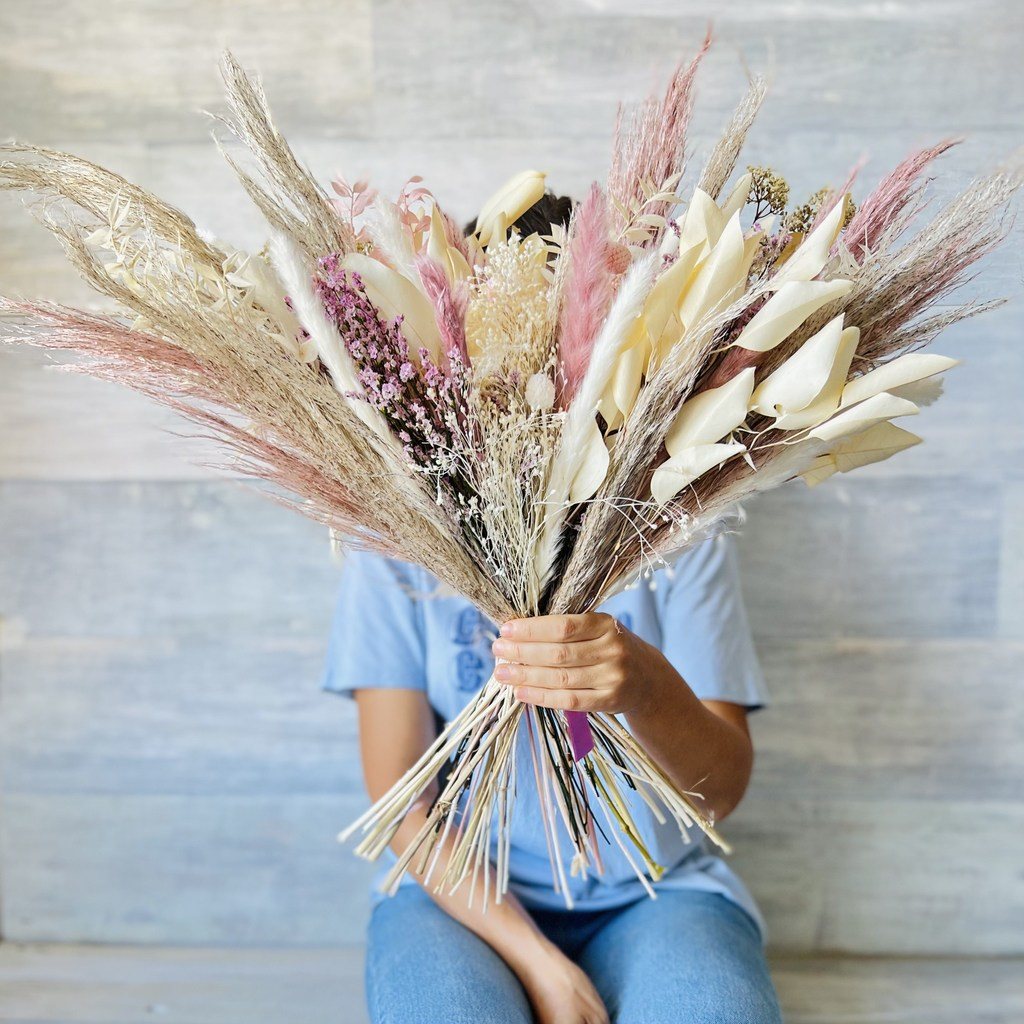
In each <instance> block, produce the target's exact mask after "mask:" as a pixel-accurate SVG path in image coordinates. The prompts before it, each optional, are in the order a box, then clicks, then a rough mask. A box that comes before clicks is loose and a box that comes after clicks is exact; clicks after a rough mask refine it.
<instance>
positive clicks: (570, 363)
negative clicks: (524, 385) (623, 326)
mask: <svg viewBox="0 0 1024 1024" xmlns="http://www.w3.org/2000/svg"><path fill="white" fill-rule="evenodd" d="M570 230H571V233H570V236H569V249H568V257H569V273H568V279H567V281H566V285H565V295H564V297H563V299H562V309H561V314H560V316H559V330H560V334H561V340H560V342H559V345H558V370H559V372H558V385H559V392H560V400H561V404H562V405H563V406H565V405H567V404H568V403H569V402H570V401H572V398H573V396H574V395H575V394H576V389H577V388H578V387H579V384H580V381H581V380H582V379H583V375H584V374H585V373H586V372H587V366H588V364H589V363H590V352H591V349H592V348H593V345H594V339H595V338H596V337H597V334H598V331H599V330H600V328H601V323H602V321H603V320H604V317H605V314H606V313H607V312H608V307H609V306H610V305H611V301H612V295H613V293H614V291H615V274H614V272H613V270H612V269H611V266H610V261H609V252H608V248H609V247H608V200H607V198H606V196H605V194H604V192H603V191H602V190H601V187H600V186H599V185H598V184H596V183H595V184H594V185H592V186H591V189H590V192H589V193H588V194H587V197H586V199H584V200H583V202H582V203H580V205H579V208H578V209H577V211H576V215H575V217H574V218H573V222H572V225H571V229H570Z"/></svg>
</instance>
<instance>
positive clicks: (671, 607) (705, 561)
mask: <svg viewBox="0 0 1024 1024" xmlns="http://www.w3.org/2000/svg"><path fill="white" fill-rule="evenodd" d="M666 591H667V594H666V597H665V602H664V605H663V607H662V612H661V615H662V651H663V652H664V654H665V656H666V657H667V658H668V660H669V661H670V662H671V663H672V665H673V666H674V667H675V668H676V669H677V670H678V672H679V674H680V675H681V676H682V677H683V678H684V679H685V680H686V682H687V684H688V685H689V686H690V688H691V689H692V690H693V692H694V693H695V694H696V695H697V696H698V697H699V698H700V699H701V700H722V701H729V702H730V703H733V704H741V705H743V706H744V707H746V708H748V709H750V710H754V709H756V708H760V707H764V706H765V705H766V704H767V703H768V692H767V688H766V686H765V681H764V674H763V673H762V671H761V665H760V663H759V662H758V660H757V653H756V651H755V650H754V638H753V636H752V635H751V632H750V623H749V621H748V619H747V610H746V607H745V605H744V603H743V594H742V591H741V589H740V574H739V563H738V560H737V556H736V548H735V544H734V542H733V540H732V538H731V537H730V536H729V535H727V534H721V535H719V536H718V537H715V538H713V539H712V540H708V541H705V542H704V543H703V544H700V545H699V546H698V547H696V548H693V549H692V550H690V551H688V552H686V553H685V554H684V555H683V556H682V557H680V558H679V560H678V561H677V562H676V563H675V565H674V567H673V572H672V573H671V579H670V581H669V583H668V586H667V587H666Z"/></svg>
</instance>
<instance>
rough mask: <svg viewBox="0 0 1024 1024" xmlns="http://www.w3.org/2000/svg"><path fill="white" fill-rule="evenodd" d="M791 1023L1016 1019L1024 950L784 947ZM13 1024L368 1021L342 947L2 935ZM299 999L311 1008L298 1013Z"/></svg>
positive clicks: (781, 986) (4, 1010)
mask: <svg viewBox="0 0 1024 1024" xmlns="http://www.w3.org/2000/svg"><path fill="white" fill-rule="evenodd" d="M771 966H772V975H773V977H774V979H775V984H776V988H777V989H778V991H779V999H780V1001H781V1003H782V1007H783V1011H784V1013H785V1019H786V1021H787V1024H877V1022H878V1021H885V1022H886V1024H961V1022H963V1021H971V1022H972V1024H1017V1022H1018V1021H1019V1020H1020V1019H1021V1016H1022V1015H1024V980H1022V978H1024V964H1022V962H1021V961H1020V960H1008V959H992V960H955V959H942V960H933V961H928V960H924V961H922V960H900V959H884V960H883V959H878V958H869V957H860V958H857V957H831V958H823V957H774V958H773V959H772V965H771ZM0 986H2V987H3V989H4V992H5V996H6V998H5V1000H4V1003H5V1005H3V1006H2V1007H0V1022H3V1024H29V1022H31V1024H140V1022H142V1021H148V1020H152V1019H154V1018H156V1019H159V1020H161V1021H165V1022H166V1024H281V1022H282V1021H291V1020H296V1019H301V1021H302V1024H328V1022H334V1021H339V1020H343V1021H345V1024H365V1022H366V1020H367V1016H366V1011H365V1009H364V1006H363V979H362V954H361V951H360V950H359V949H357V948H353V947H346V948H342V949H330V950H323V949H265V950H244V951H242V950H235V949H190V950H186V949H164V948H148V949H140V948H131V947H128V948H124V947H122V948H119V947H107V948H103V949H99V948H96V947H90V946H77V947H76V946H70V947H69V946H46V945H28V946H22V945H11V944H6V945H4V946H0ZM298 1006H301V1008H302V1010H301V1018H297V1017H296V1015H295V1012H296V1007H298Z"/></svg>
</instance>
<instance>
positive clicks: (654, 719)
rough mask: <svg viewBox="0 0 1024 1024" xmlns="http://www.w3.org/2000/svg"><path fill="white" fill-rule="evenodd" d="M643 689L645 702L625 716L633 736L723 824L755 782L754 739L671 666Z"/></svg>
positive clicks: (654, 673)
mask: <svg viewBox="0 0 1024 1024" xmlns="http://www.w3.org/2000/svg"><path fill="white" fill-rule="evenodd" d="M659 657H660V652H659ZM643 689H644V690H645V691H646V698H645V699H644V700H642V701H641V702H639V703H638V704H637V706H636V707H634V708H633V709H632V710H630V711H627V712H626V719H627V721H628V722H629V725H630V728H631V729H632V731H633V733H634V735H635V736H636V737H637V739H638V740H639V741H640V743H641V744H642V745H643V747H644V749H645V750H646V751H647V752H648V753H649V754H650V755H651V757H652V758H653V759H654V760H655V761H656V762H657V764H658V765H659V767H660V768H661V769H662V771H664V772H665V773H666V774H667V775H668V776H669V778H670V779H671V780H672V781H673V782H674V783H675V784H676V785H677V786H678V787H679V788H680V789H682V790H686V791H688V792H691V793H697V794H699V800H698V802H699V803H700V804H701V805H702V806H703V807H704V809H705V810H706V811H707V813H708V814H709V815H712V816H713V818H714V820H715V821H721V820H722V819H723V818H725V817H726V816H727V815H728V814H729V813H731V811H732V810H733V809H734V808H735V807H736V805H737V804H738V803H739V802H740V800H741V799H742V797H743V794H744V792H745V791H746V788H747V784H748V783H749V781H750V773H751V769H752V768H753V761H754V751H753V746H752V744H751V742H750V737H749V735H748V734H747V732H746V731H745V729H742V728H740V727H739V726H738V725H734V724H732V723H731V722H729V721H726V720H725V719H724V718H722V717H720V716H719V715H717V714H715V712H714V711H712V710H711V709H710V708H708V707H707V706H706V705H705V704H704V703H703V702H702V701H701V700H700V699H699V698H698V697H697V696H696V695H695V694H694V692H693V691H692V690H691V689H690V687H689V686H687V685H686V683H685V681H684V680H683V679H682V678H681V677H680V676H679V674H678V673H677V672H676V671H675V670H674V669H673V668H672V667H671V665H669V664H668V663H667V662H665V664H664V665H663V666H657V667H656V669H655V670H654V671H652V672H651V673H649V674H648V677H647V678H646V679H645V680H644V681H643Z"/></svg>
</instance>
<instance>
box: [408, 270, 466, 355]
mask: <svg viewBox="0 0 1024 1024" xmlns="http://www.w3.org/2000/svg"><path fill="white" fill-rule="evenodd" d="M416 269H417V270H418V271H419V275H420V281H421V283H422V284H423V290H424V291H425V292H426V294H427V298H429V299H430V301H431V302H432V303H433V306H434V319H435V320H436V322H437V329H438V331H439V332H440V334H441V341H442V345H441V365H442V369H445V370H447V369H448V368H449V366H450V362H451V361H450V359H449V355H450V354H451V353H452V352H453V351H455V352H458V354H459V356H460V358H461V360H462V363H463V365H466V364H468V363H469V353H468V351H467V348H466V306H467V304H468V303H469V292H468V290H467V289H466V288H465V286H464V285H462V284H461V282H460V283H459V284H457V285H454V286H453V285H452V283H451V282H450V281H449V280H448V275H447V274H446V273H445V272H444V268H443V267H442V266H441V264H440V263H438V262H437V260H435V259H431V258H430V257H429V256H418V257H417V258H416Z"/></svg>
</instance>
